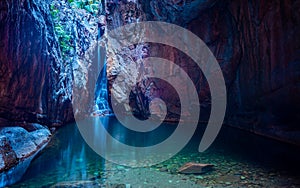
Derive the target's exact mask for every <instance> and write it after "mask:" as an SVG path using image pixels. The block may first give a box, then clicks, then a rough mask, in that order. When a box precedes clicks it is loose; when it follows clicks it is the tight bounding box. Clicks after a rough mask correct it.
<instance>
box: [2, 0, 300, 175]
mask: <svg viewBox="0 0 300 188" xmlns="http://www.w3.org/2000/svg"><path fill="white" fill-rule="evenodd" d="M97 2H98V4H97V6H98V7H100V8H99V9H97V11H96V12H95V11H94V12H93V11H91V10H90V9H89V10H87V9H84V8H80V7H78V6H81V5H77V4H74V3H73V4H71V3H69V1H63V0H61V1H58V0H56V1H52V0H47V1H40V0H24V1H21V0H11V1H9V0H2V1H0V127H1V128H0V129H1V130H0V131H1V135H0V141H1V144H0V146H1V149H0V173H1V174H3V173H2V172H7V170H9V169H11V168H12V167H14V166H16V164H18V163H19V162H20V161H22V160H24V159H25V158H26V159H27V157H29V156H32V154H33V153H35V152H36V151H38V150H39V149H40V148H42V147H43V144H44V143H46V142H47V140H48V139H49V136H50V132H49V130H48V127H49V128H51V127H58V126H61V125H63V124H65V123H67V122H70V121H73V120H74V117H73V110H72V105H71V101H72V100H78V101H80V102H82V103H85V102H87V101H88V96H89V95H90V94H89V93H87V91H93V89H91V88H90V87H92V86H90V85H87V81H88V79H89V78H90V77H92V76H93V75H89V70H92V69H93V68H95V67H93V66H92V67H91V63H90V61H91V56H90V54H89V52H88V51H87V49H88V48H89V47H91V46H94V45H96V44H95V43H94V42H95V40H96V39H97V37H98V36H99V33H98V32H99V28H98V27H99V26H100V27H102V26H105V25H106V24H107V26H106V27H107V29H108V30H111V29H113V28H116V27H119V26H122V25H125V24H128V23H132V22H138V21H146V20H147V21H150V20H151V21H164V22H169V23H173V24H177V25H179V26H182V27H185V28H187V29H189V30H190V31H192V32H193V33H195V34H196V35H197V36H199V37H200V38H201V39H202V40H203V41H204V42H205V43H206V44H207V46H208V47H209V48H210V49H211V51H212V52H213V54H214V55H215V57H216V59H217V60H218V62H219V64H220V66H221V68H222V71H223V74H224V78H225V82H226V86H227V93H228V102H227V103H228V106H227V114H226V118H225V123H226V124H229V125H232V126H236V127H240V128H244V129H247V130H249V131H253V132H256V133H258V134H263V135H266V136H271V137H273V138H276V139H281V140H284V141H288V142H292V143H296V144H300V140H299V138H300V137H299V132H300V128H299V122H300V109H299V108H300V107H299V104H300V97H299V96H300V56H299V54H300V35H299V33H300V13H299V12H300V11H299V10H300V2H299V1H292V0H286V1H280V0H276V1H259V0H253V1H247V2H246V1H241V0H235V1H226V0H225V1H221V0H172V1H171V0H159V1H158V0H139V1H138V0H119V1H118V0H107V3H106V8H104V7H105V5H104V1H97ZM91 7H92V6H91ZM137 37H140V36H137ZM171 38H172V33H170V39H171ZM107 54H108V59H107V66H108V69H107V73H108V81H109V84H110V87H111V84H112V82H113V81H115V79H116V77H117V75H118V73H119V72H121V71H122V70H124V67H127V69H126V70H132V71H131V73H129V77H128V79H127V80H122V79H121V80H117V81H119V82H124V83H125V84H124V86H123V87H120V88H118V91H119V92H118V93H117V94H118V99H119V102H124V101H127V102H128V100H130V101H129V102H130V106H131V108H132V110H133V112H134V113H135V114H137V115H139V116H142V117H144V118H145V117H147V116H149V108H148V107H149V106H148V105H149V103H150V102H151V100H152V99H153V98H154V97H159V98H161V99H163V100H166V101H169V102H168V103H167V107H168V109H169V112H168V118H170V119H172V118H178V114H179V113H180V112H179V111H180V103H179V101H178V97H177V96H176V95H174V93H173V90H172V87H170V86H169V85H168V84H166V83H165V82H163V81H161V80H156V79H151V78H149V75H148V73H147V72H145V71H142V70H143V68H147V65H146V64H143V62H142V61H139V63H137V60H143V58H145V57H149V56H153V57H162V58H166V59H169V60H172V61H173V62H175V63H176V64H177V65H179V66H181V67H182V68H183V69H184V70H185V71H186V72H187V73H188V75H189V76H190V78H191V79H192V80H193V81H194V84H195V86H196V88H197V89H198V92H199V97H200V102H201V107H202V109H203V110H202V114H204V116H203V117H202V119H203V120H207V118H208V116H209V108H210V93H209V87H208V85H207V82H206V80H205V77H204V76H203V75H202V74H201V73H200V71H201V70H199V69H197V67H196V66H195V63H193V61H192V60H191V59H190V58H189V57H187V56H186V55H185V54H183V53H182V52H179V51H178V50H176V49H174V48H171V47H168V46H164V45H158V44H147V43H143V41H141V43H140V44H138V45H135V46H131V47H128V48H126V49H124V51H121V52H115V51H112V50H110V49H107ZM110 54H115V55H117V57H119V59H121V60H122V61H121V62H117V60H116V59H113V58H110V57H111V56H110ZM174 75H176V70H174V72H171V73H170V76H174ZM74 80H75V81H76V82H74ZM135 80H140V81H141V82H139V84H138V85H136V86H134V87H131V86H130V83H133V82H134V81H135ZM75 83H76V84H77V85H75V89H77V90H76V93H77V95H73V92H72V91H73V86H74V84H75ZM128 86H130V87H131V88H130V87H128ZM128 89H132V90H133V92H132V94H131V96H130V99H128V98H127V96H124V94H123V93H124V92H123V91H125V90H128ZM182 90H183V91H186V92H187V93H186V95H188V90H185V88H182ZM149 91H151V92H149ZM170 91H172V92H170ZM93 105H94V104H90V105H89V106H90V108H92V107H93ZM122 108H124V111H126V110H127V111H128V110H129V106H124V107H122ZM81 110H82V111H83V112H84V111H86V110H88V109H81ZM157 110H158V111H159V109H157ZM190 110H191V111H192V108H191V109H190ZM75 113H79V114H80V113H81V112H80V111H78V112H75ZM185 113H186V115H188V114H189V113H191V112H185ZM7 128H8V129H9V130H8V129H7ZM19 128H21V129H19ZM11 131H13V133H15V135H20V136H24V135H27V137H28V142H26V144H28V143H30V145H29V146H31V148H34V150H28V151H30V152H29V153H25V154H24V153H23V154H24V155H23V156H22V151H21V150H18V149H19V148H20V147H19V146H20V145H19V146H17V145H14V141H13V140H11V139H13V138H14V137H12V136H10V134H11V133H12V132H11ZM33 132H34V133H33ZM40 134H42V138H43V139H42V140H37V138H36V136H35V135H40ZM27 146H28V145H27ZM5 156H8V157H5Z"/></svg>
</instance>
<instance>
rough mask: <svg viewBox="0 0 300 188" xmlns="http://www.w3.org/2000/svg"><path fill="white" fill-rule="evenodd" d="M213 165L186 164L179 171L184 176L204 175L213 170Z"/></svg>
mask: <svg viewBox="0 0 300 188" xmlns="http://www.w3.org/2000/svg"><path fill="white" fill-rule="evenodd" d="M213 167H214V165H212V164H201V163H186V164H184V165H183V166H182V167H180V168H179V169H178V172H179V173H182V174H203V173H206V172H208V171H211V170H212V169H213Z"/></svg>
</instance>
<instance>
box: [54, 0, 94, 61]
mask: <svg viewBox="0 0 300 188" xmlns="http://www.w3.org/2000/svg"><path fill="white" fill-rule="evenodd" d="M68 3H69V5H70V7H71V8H72V9H84V10H86V11H88V12H89V13H91V14H93V15H95V16H96V15H98V13H99V4H100V0H68ZM50 13H51V16H52V19H53V21H54V31H55V34H56V36H57V37H58V42H59V45H60V51H61V52H62V56H63V58H64V59H65V58H66V57H67V54H70V53H71V52H72V51H74V49H75V48H74V46H72V44H71V33H70V32H68V31H67V28H66V26H65V25H63V23H62V22H61V20H60V9H59V8H58V7H56V6H55V5H54V4H51V5H50Z"/></svg>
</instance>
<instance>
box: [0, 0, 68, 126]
mask: <svg viewBox="0 0 300 188" xmlns="http://www.w3.org/2000/svg"><path fill="white" fill-rule="evenodd" d="M49 2H50V1H48V2H47V1H46V2H45V1H18V0H14V1H1V3H0V9H1V21H0V24H1V27H0V28H1V29H0V35H1V36H0V43H1V45H0V71H1V74H0V75H1V76H0V91H1V92H0V117H1V118H4V119H7V120H9V121H13V122H23V121H26V122H39V123H43V124H47V125H49V126H51V125H55V124H62V123H64V122H68V121H70V120H71V119H72V111H70V102H71V96H70V95H71V93H70V83H71V82H70V78H71V77H72V75H68V74H66V73H67V72H68V70H66V68H65V67H64V66H63V65H62V63H61V62H62V61H61V56H60V54H59V51H58V49H59V48H58V44H57V42H56V40H55V35H54V30H53V22H52V19H51V16H50V12H49Z"/></svg>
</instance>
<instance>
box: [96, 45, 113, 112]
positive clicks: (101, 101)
mask: <svg viewBox="0 0 300 188" xmlns="http://www.w3.org/2000/svg"><path fill="white" fill-rule="evenodd" d="M101 63H103V69H102V70H101V72H100V74H99V77H98V80H97V84H96V90H95V103H96V109H95V110H96V111H95V113H96V114H97V115H108V114H111V109H110V106H109V103H108V87H107V73H106V56H105V55H104V56H103V54H102V53H101V50H98V67H101Z"/></svg>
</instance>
